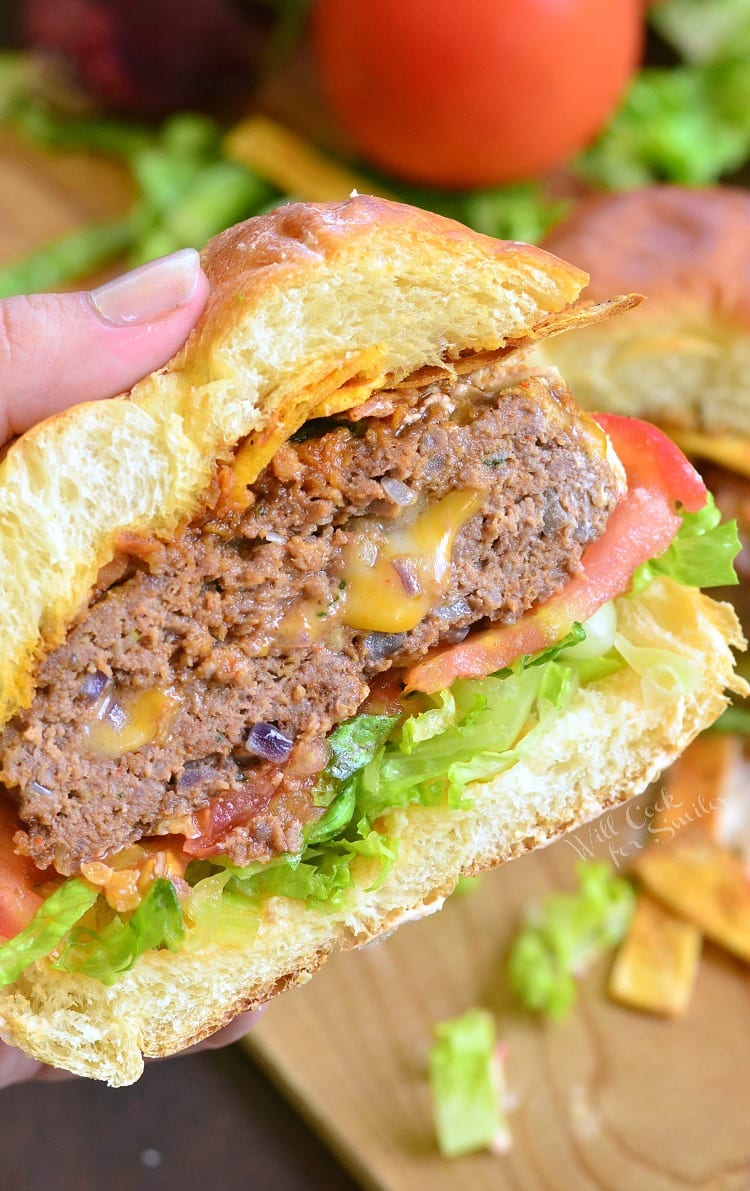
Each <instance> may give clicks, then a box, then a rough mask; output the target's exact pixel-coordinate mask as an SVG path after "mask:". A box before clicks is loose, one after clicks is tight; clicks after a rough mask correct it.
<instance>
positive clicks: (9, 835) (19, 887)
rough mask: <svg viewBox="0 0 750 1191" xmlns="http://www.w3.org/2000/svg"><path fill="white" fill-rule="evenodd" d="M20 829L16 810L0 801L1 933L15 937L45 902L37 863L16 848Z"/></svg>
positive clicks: (6, 936) (4, 937)
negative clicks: (37, 888)
mask: <svg viewBox="0 0 750 1191" xmlns="http://www.w3.org/2000/svg"><path fill="white" fill-rule="evenodd" d="M18 829H19V823H18V819H17V817H16V814H15V811H14V810H13V808H12V807H11V806H9V805H8V804H7V803H5V802H0V936H2V938H3V939H12V938H13V936H14V935H17V934H18V932H19V931H21V930H23V928H24V927H25V926H28V924H29V922H30V921H31V919H32V918H33V917H34V915H35V914H36V912H37V910H38V909H39V907H40V906H41V904H42V900H43V899H42V898H41V897H40V896H39V894H38V893H35V892H34V890H33V888H32V885H33V884H34V883H35V882H36V883H38V882H39V880H40V879H42V880H43V879H44V878H43V875H42V874H41V873H40V872H39V870H38V869H37V867H36V865H35V864H34V863H33V862H32V861H31V860H29V859H28V857H26V856H19V855H18V853H17V852H15V851H14V849H13V836H14V835H15V833H16V832H17V831H18Z"/></svg>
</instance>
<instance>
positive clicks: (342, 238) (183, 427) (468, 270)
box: [0, 197, 587, 723]
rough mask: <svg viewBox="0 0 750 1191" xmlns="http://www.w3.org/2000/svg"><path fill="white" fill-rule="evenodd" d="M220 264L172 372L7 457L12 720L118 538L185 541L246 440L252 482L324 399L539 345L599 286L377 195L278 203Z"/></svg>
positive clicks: (544, 256) (6, 630) (519, 247)
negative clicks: (185, 525)
mask: <svg viewBox="0 0 750 1191" xmlns="http://www.w3.org/2000/svg"><path fill="white" fill-rule="evenodd" d="M203 266H204V268H205V270H206V273H207V275H208V278H209V281H210V283H211V296H210V299H209V302H208V305H207V308H206V310H205V312H204V314H203V316H202V317H201V320H200V322H199V323H198V325H197V326H196V328H195V330H194V331H193V332H192V334H191V335H190V338H189V339H188V341H187V343H186V344H185V346H184V348H183V349H182V350H181V351H180V352H179V353H178V354H177V355H176V356H175V357H174V358H173V359H172V360H171V361H170V362H169V363H168V364H167V365H166V366H165V367H164V368H162V369H160V370H159V371H158V372H156V373H153V374H152V375H151V376H149V377H147V378H146V379H145V380H143V381H141V382H140V383H139V384H138V385H136V386H135V388H134V389H133V390H132V391H131V392H130V393H129V394H127V395H124V396H121V397H117V398H114V399H113V400H111V401H103V402H98V403H91V404H86V405H80V406H77V407H75V408H74V409H72V410H68V411H66V412H64V413H62V414H59V415H57V416H56V417H54V418H51V419H49V420H48V421H46V422H44V423H42V424H40V425H38V426H36V427H34V428H33V429H32V430H30V431H28V432H27V433H26V434H25V435H24V436H23V437H22V438H21V439H19V440H18V442H16V443H15V444H14V445H13V446H12V447H11V449H10V450H9V451H8V453H7V455H6V457H5V459H4V461H3V463H2V465H0V494H1V496H2V500H1V501H0V576H1V578H0V585H1V586H0V723H4V722H5V721H7V719H8V718H9V717H10V716H11V715H12V714H13V712H14V711H15V710H16V709H17V708H18V707H19V706H25V705H27V704H28V703H29V702H30V700H31V697H32V693H33V678H34V672H35V669H36V665H37V662H38V660H39V658H40V657H41V656H42V655H43V654H44V653H45V652H46V651H47V650H49V649H51V648H53V647H54V646H55V645H57V644H58V643H59V642H60V641H61V640H62V639H63V637H64V634H65V628H66V625H67V624H68V623H69V622H70V620H71V618H72V617H74V616H75V615H76V613H77V612H78V611H79V609H80V608H81V605H82V604H83V603H84V601H85V600H86V598H87V596H88V593H89V592H90V590H91V587H92V585H93V583H94V581H95V579H96V576H97V574H98V572H99V570H100V569H101V567H102V566H103V565H104V564H106V563H107V562H108V561H109V560H110V559H111V558H112V556H113V553H114V550H115V540H116V537H117V535H118V533H120V532H122V531H123V530H136V531H141V532H151V533H156V534H159V535H170V534H171V533H173V532H174V531H175V529H176V527H177V526H178V525H179V524H180V523H181V522H184V521H185V520H186V519H187V518H189V517H190V516H191V515H192V514H193V513H194V512H195V511H196V510H197V508H198V507H199V506H200V505H201V502H202V499H204V498H205V493H206V491H207V489H208V487H209V485H210V482H211V479H212V476H213V474H214V471H215V468H216V464H217V462H219V461H222V460H226V459H228V458H230V457H231V456H232V454H233V452H234V451H235V449H236V448H237V445H238V444H239V443H240V442H243V440H248V443H247V446H245V445H244V443H243V447H242V452H243V455H242V463H243V473H242V477H241V478H242V480H243V481H244V482H250V481H252V479H254V478H255V475H257V473H258V472H259V471H260V470H261V468H262V467H263V466H264V464H265V463H266V462H267V461H268V459H269V458H270V457H271V455H272V454H273V452H274V450H275V449H276V446H278V445H279V444H280V443H281V442H282V441H284V439H285V438H287V437H288V436H289V435H290V434H291V433H293V432H294V430H296V429H297V428H298V427H299V425H301V423H302V422H303V421H305V419H306V418H307V417H308V416H310V415H311V414H312V413H313V412H314V411H316V410H317V411H319V412H320V411H321V410H323V411H325V412H328V411H330V410H331V409H336V408H338V409H342V408H347V407H351V406H353V405H356V404H359V403H360V402H361V401H363V400H364V399H365V397H366V396H367V395H368V394H369V393H370V392H371V391H373V390H374V389H378V388H381V387H383V386H384V385H386V384H391V383H394V382H397V381H399V380H401V379H403V378H404V377H405V376H408V375H409V374H411V373H413V372H414V371H415V370H417V369H419V368H421V367H423V366H425V365H443V366H444V365H445V364H446V363H448V364H449V363H450V362H451V361H452V360H456V359H457V358H459V357H460V356H462V355H464V354H466V353H475V352H481V351H494V350H496V349H500V348H502V347H503V346H504V345H505V344H506V343H508V341H513V340H518V339H524V338H525V337H527V336H529V335H531V334H532V333H533V330H534V328H535V327H536V326H537V325H538V324H539V323H540V322H543V321H544V320H545V319H546V318H548V317H549V316H550V315H553V314H555V313H556V312H558V311H561V310H563V309H564V308H565V307H567V306H568V305H569V304H570V303H571V302H573V301H575V299H576V298H577V297H578V295H579V293H580V291H581V289H582V287H583V286H584V284H585V283H586V280H587V277H586V274H585V273H583V272H582V271H581V270H580V269H577V268H574V267H573V266H571V265H568V264H566V263H564V262H563V261H560V260H557V259H555V257H553V256H551V255H550V254H549V253H546V252H543V251H541V250H539V249H536V248H532V247H529V246H528V245H523V244H515V243H507V242H502V241H498V240H494V239H491V238H489V237H486V236H482V235H479V234H477V233H475V232H472V231H470V230H468V229H467V228H465V227H462V226H461V225H460V224H457V223H454V222H453V221H451V220H447V219H444V218H442V217H440V216H438V215H434V214H431V213H427V212H424V211H420V210H416V209H413V208H410V207H405V206H401V205H400V204H397V203H391V202H387V201H385V200H381V199H375V198H368V197H354V198H351V199H349V200H347V201H346V202H342V203H328V204H321V205H317V206H314V205H307V204H305V205H302V204H293V205H289V206H285V207H279V208H277V209H276V210H274V211H272V212H270V213H269V214H267V215H264V216H261V217H258V218H256V219H251V220H249V221H248V222H246V223H243V224H239V225H237V226H236V227H234V228H230V229H229V230H228V231H226V232H224V233H223V234H222V235H220V236H218V237H217V238H216V239H215V240H213V241H211V243H210V244H209V245H208V247H207V248H206V250H205V252H204V254H203ZM248 436H250V437H249V439H248ZM248 448H249V449H248Z"/></svg>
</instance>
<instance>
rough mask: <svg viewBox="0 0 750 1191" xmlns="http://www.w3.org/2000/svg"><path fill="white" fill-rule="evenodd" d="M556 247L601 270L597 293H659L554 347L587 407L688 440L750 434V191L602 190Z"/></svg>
mask: <svg viewBox="0 0 750 1191" xmlns="http://www.w3.org/2000/svg"><path fill="white" fill-rule="evenodd" d="M545 247H546V248H548V249H549V251H551V252H555V253H559V254H560V255H562V256H563V257H566V258H568V259H570V260H575V261H577V262H578V263H580V264H581V266H582V267H583V268H585V269H586V270H587V272H589V273H590V275H591V283H590V287H589V289H588V291H587V297H590V298H591V299H593V300H597V299H598V297H600V296H603V295H609V294H610V293H618V292H620V291H622V290H623V289H625V290H634V291H636V292H638V293H641V294H645V296H646V298H647V299H648V300H647V301H646V302H644V303H643V305H642V306H641V307H640V308H639V309H638V310H634V311H633V312H632V313H630V314H629V315H628V316H627V317H626V318H623V319H621V320H618V322H617V323H615V324H611V325H608V326H607V327H606V328H597V327H592V328H590V329H588V330H584V331H582V332H581V334H580V335H576V336H575V337H574V338H573V337H569V336H568V337H565V338H563V339H558V340H556V342H555V343H554V345H552V346H550V347H549V348H547V349H545V350H544V355H545V358H547V359H550V360H553V361H554V362H555V363H556V364H557V365H558V366H559V368H560V370H561V371H562V373H563V375H564V376H565V379H566V381H567V383H568V384H569V385H570V387H571V389H572V390H573V392H574V393H575V395H576V398H577V400H578V401H579V402H580V403H581V404H582V405H583V406H584V407H585V408H589V409H604V410H612V411H614V412H616V413H623V414H633V415H636V416H639V417H644V418H648V419H651V420H652V421H656V422H658V423H659V424H660V425H662V426H664V427H665V428H669V429H674V431H676V432H677V433H676V435H675V437H677V438H678V441H679V432H680V431H682V432H685V431H688V432H697V433H699V434H709V435H719V436H721V435H732V434H733V435H739V436H742V437H743V438H745V437H747V436H750V384H749V383H748V376H750V193H748V192H747V191H744V190H735V189H732V188H730V187H716V188H713V189H706V190H689V189H686V188H682V187H678V186H650V187H646V188H644V189H641V190H630V191H626V192H623V193H620V194H612V195H601V196H597V197H593V198H590V199H587V200H585V201H584V202H583V203H581V204H580V206H579V207H578V208H577V209H576V211H575V212H574V214H573V215H572V216H571V217H570V218H569V219H568V220H566V221H565V222H563V223H562V224H560V225H559V226H558V227H556V228H554V229H553V231H552V232H551V233H550V235H549V237H548V238H547V240H546V242H545ZM681 445H683V446H685V447H686V448H687V449H689V448H690V440H687V439H685V440H683V441H682V442H681ZM742 453H744V455H745V456H747V452H746V451H745V450H744V447H743V448H742V450H741V451H738V457H739V456H740V454H742Z"/></svg>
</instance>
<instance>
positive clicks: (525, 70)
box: [313, 0, 643, 188]
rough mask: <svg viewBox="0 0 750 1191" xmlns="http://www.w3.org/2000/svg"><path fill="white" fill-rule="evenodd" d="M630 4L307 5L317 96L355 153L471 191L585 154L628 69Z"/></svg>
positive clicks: (635, 19) (333, 0)
mask: <svg viewBox="0 0 750 1191" xmlns="http://www.w3.org/2000/svg"><path fill="white" fill-rule="evenodd" d="M642 37H643V2H642V0H317V3H316V4H315V7H314V10H313V45H314V50H315V56H316V59H317V63H318V69H319V72H320V76H321V81H322V84H323V89H324V92H325V95H326V98H327V100H328V102H329V104H330V107H331V109H332V112H333V115H334V116H335V118H336V120H337V121H338V123H339V124H340V126H341V128H342V129H343V131H344V132H345V133H346V134H347V135H348V137H349V138H350V139H351V141H352V143H353V145H354V147H355V148H356V149H357V150H358V151H359V152H361V153H362V155H363V156H364V157H365V158H367V159H368V160H369V161H371V162H373V163H374V164H376V165H378V166H380V167H382V168H383V169H385V170H388V171H390V172H392V173H394V174H397V175H399V176H401V177H403V178H408V179H410V180H411V181H415V182H422V183H426V184H428V185H435V186H448V187H458V188H460V187H469V186H483V185H492V184H495V183H502V182H510V181H514V180H516V179H519V178H524V177H528V176H530V175H532V174H536V173H540V172H542V171H544V170H548V169H551V168H553V167H555V166H557V165H559V164H561V162H563V161H564V160H565V159H566V158H568V157H569V156H570V155H571V154H572V153H574V152H576V151H577V150H578V149H581V148H583V146H584V145H586V144H587V143H588V142H589V141H590V140H592V138H593V137H594V136H595V134H596V133H597V132H598V131H599V129H600V128H601V127H602V125H603V124H604V123H605V122H606V120H607V119H608V117H609V116H610V115H611V114H612V112H613V111H614V108H615V107H616V105H617V102H618V100H619V99H620V97H621V96H622V93H623V91H624V89H625V85H626V83H627V82H628V80H629V78H630V76H631V75H632V74H633V73H634V71H635V70H636V68H637V66H638V62H639V56H640V50H641V44H642Z"/></svg>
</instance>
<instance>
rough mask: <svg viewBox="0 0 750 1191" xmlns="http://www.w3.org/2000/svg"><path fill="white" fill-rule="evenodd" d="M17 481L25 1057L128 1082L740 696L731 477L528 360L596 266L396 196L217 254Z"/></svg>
mask: <svg viewBox="0 0 750 1191" xmlns="http://www.w3.org/2000/svg"><path fill="white" fill-rule="evenodd" d="M204 267H205V269H206V272H207V274H208V277H209V280H210V282H211V286H212V296H211V298H210V300H209V304H208V307H207V309H206V311H205V313H204V315H203V317H202V319H201V321H200V322H199V324H198V326H197V327H196V329H195V330H194V332H193V333H192V335H191V336H190V338H189V340H188V342H187V344H186V345H185V347H184V348H183V350H182V351H181V352H180V353H179V354H178V355H177V356H175V358H174V359H173V360H172V361H171V362H170V363H169V364H168V365H167V366H166V367H165V368H163V369H161V370H160V371H158V372H156V373H154V374H153V375H151V376H150V377H148V378H146V379H145V380H144V381H142V382H141V383H140V384H138V385H137V386H136V387H135V388H134V389H133V390H132V391H131V392H130V393H129V394H127V395H124V396H122V397H119V398H116V399H114V400H112V401H109V402H102V403H96V404H88V405H81V406H78V407H76V408H74V409H72V410H70V411H68V412H65V413H63V414H60V415H58V416H56V417H55V418H53V419H51V420H49V421H47V422H45V423H43V424H41V425H39V426H37V427H35V428H34V429H32V430H30V431H29V432H28V433H27V434H26V435H24V436H23V437H22V438H21V439H19V440H18V441H17V442H16V443H14V444H13V445H12V447H11V448H10V450H9V451H8V453H7V455H6V458H5V459H4V461H3V463H2V468H1V469H0V493H1V494H2V500H1V502H0V508H1V509H2V512H1V513H0V553H1V554H2V567H1V569H0V573H1V574H2V584H3V599H2V601H1V602H0V610H1V611H0V615H1V616H2V626H3V631H2V633H1V634H0V642H1V643H2V644H0V712H1V714H2V719H1V721H0V722H1V723H2V730H1V734H0V761H1V768H0V781H1V782H2V786H3V790H2V803H1V804H0V807H1V814H2V819H1V823H0V826H1V827H2V831H1V832H0V855H1V859H2V863H1V864H0V874H2V879H1V880H0V934H2V936H3V937H4V939H5V940H6V941H5V942H4V943H3V944H2V945H0V982H1V983H2V989H0V1028H1V1029H2V1033H3V1036H4V1037H5V1038H6V1039H7V1040H9V1041H11V1042H13V1043H15V1044H16V1045H19V1046H21V1047H22V1048H23V1049H24V1050H26V1051H27V1052H28V1053H29V1054H31V1055H34V1056H35V1057H36V1058H38V1059H41V1060H43V1061H44V1062H47V1063H52V1064H53V1065H56V1066H60V1067H64V1068H66V1069H68V1070H70V1071H75V1072H78V1073H80V1074H84V1075H90V1076H95V1077H97V1078H101V1079H105V1080H107V1081H108V1082H109V1083H111V1084H115V1085H117V1084H125V1083H129V1082H132V1081H133V1080H134V1079H136V1078H137V1077H138V1075H139V1074H140V1072H141V1070H142V1065H143V1058H144V1056H158V1055H166V1054H171V1053H174V1052H176V1051H178V1050H180V1049H182V1048H183V1047H185V1046H187V1045H189V1044H191V1043H193V1042H196V1041H198V1040H199V1039H201V1038H203V1037H205V1036H206V1035H208V1034H209V1033H211V1032H212V1031H214V1030H215V1029H217V1028H219V1027H220V1026H222V1025H223V1024H224V1023H225V1022H227V1021H228V1020H229V1019H231V1017H233V1016H234V1015H235V1014H236V1013H238V1012H240V1011H242V1010H246V1009H248V1008H251V1007H253V1006H256V1005H259V1004H261V1003H263V1002H265V1001H267V1000H268V999H269V997H271V996H273V995H274V994H276V993H277V992H280V991H281V990H282V989H284V988H285V987H287V986H289V985H291V984H295V983H300V982H303V981H305V980H307V979H308V978H309V977H310V976H311V975H312V973H313V972H314V971H315V969H316V968H318V967H319V966H320V964H321V963H322V962H323V961H324V959H325V958H326V956H327V954H328V953H329V952H330V951H331V950H332V949H333V948H334V947H336V946H339V947H345V948H346V947H354V946H357V945H360V944H362V943H365V942H367V941H368V940H369V939H372V938H374V937H376V936H378V935H382V934H383V933H385V932H387V931H390V930H392V929H393V928H394V927H395V926H397V925H398V924H399V922H402V921H405V920H408V919H410V918H413V917H415V916H418V915H419V914H423V913H427V912H430V911H431V910H433V909H436V908H438V907H439V905H440V904H441V902H442V899H443V898H444V897H445V896H446V895H447V894H449V893H450V892H451V890H452V889H453V887H454V886H455V884H456V881H457V880H458V878H459V876H460V875H461V874H471V873H475V872H478V871H481V870H483V869H485V868H488V867H490V866H492V865H496V864H498V863H499V862H501V861H503V860H505V859H508V858H509V857H512V856H518V855H520V854H522V853H524V852H525V851H528V850H529V849H531V848H534V847H536V846H537V845H540V844H543V843H546V842H547V841H549V840H551V839H553V838H555V837H556V836H557V835H559V834H560V833H561V832H562V831H564V830H566V829H567V828H569V827H572V826H574V825H576V824H578V823H580V822H582V821H583V820H586V819H589V818H591V817H592V816H594V815H596V814H598V813H599V812H601V811H602V810H603V809H605V808H606V807H609V806H611V805H613V804H615V803H617V802H620V801H621V800H623V799H625V798H627V797H629V796H630V795H632V794H634V793H636V792H638V791H640V790H642V789H643V788H644V787H645V786H646V785H647V784H648V782H649V781H650V780H652V778H653V777H654V776H655V775H656V774H657V773H658V772H659V771H660V770H661V769H663V768H664V767H665V766H666V765H667V764H668V763H669V762H670V761H671V760H672V759H673V758H674V757H675V756H676V755H677V754H678V753H679V752H680V750H681V749H682V748H683V747H684V746H685V745H686V744H687V743H688V742H689V741H690V740H691V739H692V738H693V737H694V736H695V735H696V733H698V732H699V731H701V729H703V728H704V727H706V726H707V725H708V724H710V723H711V722H712V721H713V720H714V719H715V718H716V717H717V716H718V715H719V714H720V712H721V711H722V709H723V708H724V706H725V705H726V702H727V693H726V692H727V690H728V689H729V690H737V689H739V688H741V687H742V685H743V684H742V682H741V680H740V679H738V678H737V677H736V676H735V675H734V672H733V659H732V653H731V648H730V647H731V646H732V645H738V644H739V643H740V641H741V635H740V632H739V628H738V625H737V622H736V618H735V616H734V614H733V612H732V610H731V609H730V608H729V607H727V606H726V605H721V604H717V603H714V602H713V601H711V600H710V599H709V598H708V597H706V596H704V595H703V594H701V592H700V591H699V590H698V588H699V585H700V583H701V581H702V579H703V578H704V577H705V576H708V578H709V580H711V581H715V580H716V577H717V574H719V573H720V574H721V575H725V574H726V573H727V570H728V569H730V568H731V553H732V551H731V548H729V547H728V543H727V536H726V533H725V531H724V530H722V529H721V527H718V526H717V525H716V524H715V517H714V512H713V509H712V506H711V504H710V501H708V498H707V493H706V489H705V487H704V485H703V482H702V480H701V479H700V477H699V476H698V474H697V473H696V472H695V470H694V469H693V468H692V466H691V465H690V464H689V463H688V462H687V461H686V460H685V458H684V456H683V455H682V454H681V452H680V451H679V450H678V449H677V448H676V447H675V446H674V445H673V444H672V443H671V442H670V441H669V440H668V439H667V438H666V437H665V436H664V435H663V434H662V433H661V432H660V431H658V430H655V429H654V428H653V427H650V426H648V425H647V424H645V423H641V422H638V421H634V420H632V419H626V418H621V417H617V416H611V415H598V416H596V417H592V416H589V415H586V414H584V413H582V412H581V411H580V410H579V409H578V407H577V406H576V404H575V403H574V401H573V398H572V396H571V394H570V392H569V391H568V389H567V388H566V385H565V383H564V381H563V380H562V378H561V376H560V374H559V373H558V372H557V371H556V370H554V369H551V368H548V367H546V366H542V367H540V366H539V365H538V364H536V363H535V362H534V361H533V359H532V358H531V357H530V356H529V349H530V348H531V347H532V346H533V345H534V344H536V343H538V342H539V341H540V340H541V339H543V338H545V337H549V336H551V335H553V334H556V333H557V332H559V331H561V330H563V329H565V328H568V327H570V326H571V325H578V326H581V325H585V324H590V323H593V322H596V321H597V320H599V319H602V318H605V317H607V316H609V315H610V314H612V313H613V311H616V310H618V309H620V308H623V307H626V306H629V305H631V304H632V302H633V301H634V299H630V298H625V299H622V300H620V301H615V302H607V303H604V304H600V305H598V306H595V307H586V306H584V307H578V306H576V307H575V308H572V307H573V304H574V303H575V302H576V300H577V298H578V296H579V294H580V291H581V289H582V288H583V286H584V284H585V282H586V275H585V274H584V273H582V272H581V271H580V270H579V269H578V268H575V267H573V266H572V265H568V264H566V263H564V262H563V261H561V260H558V259H556V258H555V257H553V256H551V255H549V254H548V253H545V252H542V251H541V250H539V249H535V248H531V247H529V246H527V245H521V244H512V243H503V242H499V241H494V240H491V239H489V238H487V237H484V236H480V235H477V234H475V233H474V232H471V231H469V230H468V229H466V228H464V227H461V226H460V225H458V224H455V223H453V222H451V221H448V220H445V219H442V218H440V217H438V216H436V215H432V214H428V213H425V212H421V211H417V210H414V209H411V208H409V207H403V206H400V205H398V204H393V203H389V202H385V201H381V200H376V199H373V198H366V197H354V198H352V199H350V200H348V201H347V202H344V203H335V204H322V205H317V206H316V205H299V204H298V205H289V206H285V207H280V208H278V209H276V210H274V211H272V212H270V213H269V214H267V215H264V216H262V217H260V218H257V219H254V220H250V221H249V222H247V223H244V224H240V225H238V226H237V227H234V228H231V229H230V230H228V231H227V232H225V233H224V234H222V235H221V236H219V237H218V238H217V239H216V240H214V241H213V242H212V243H210V244H209V245H208V247H207V249H206V250H205V253H204Z"/></svg>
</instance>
